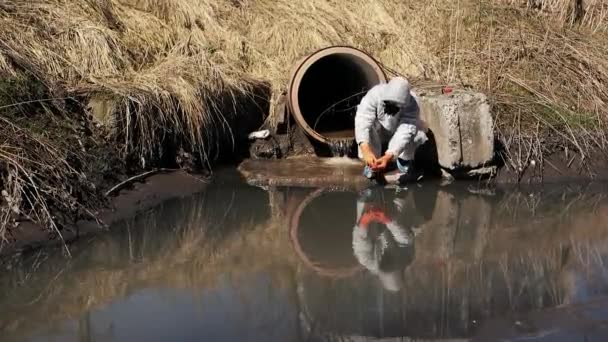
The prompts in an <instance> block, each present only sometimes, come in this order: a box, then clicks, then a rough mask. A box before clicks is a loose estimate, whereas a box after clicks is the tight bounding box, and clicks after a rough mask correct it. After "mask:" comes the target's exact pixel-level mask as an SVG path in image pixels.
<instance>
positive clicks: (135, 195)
mask: <svg viewBox="0 0 608 342" xmlns="http://www.w3.org/2000/svg"><path fill="white" fill-rule="evenodd" d="M207 183H208V179H207V178H206V177H202V176H197V175H193V174H189V173H187V172H185V171H181V170H180V171H169V172H161V173H157V174H153V175H150V176H149V177H146V178H145V179H142V180H140V181H138V182H134V183H132V184H130V185H129V186H128V187H126V188H125V189H122V190H120V191H118V192H116V193H115V194H114V196H112V197H111V198H110V199H109V202H110V204H109V205H108V206H107V207H105V208H102V209H101V210H99V212H98V213H97V221H94V220H80V221H78V222H76V224H74V225H71V226H68V227H65V228H64V229H62V231H61V233H62V237H63V241H65V242H66V243H67V244H69V243H71V242H73V241H75V240H77V239H79V238H82V237H85V236H89V235H92V234H97V233H101V232H104V231H107V230H108V227H109V226H110V225H112V224H115V223H117V222H120V221H123V220H126V219H129V218H132V217H134V216H136V215H137V214H138V213H141V212H143V211H146V210H149V209H152V208H154V207H156V206H158V205H159V204H161V203H163V202H165V201H168V200H171V199H174V198H180V197H187V196H191V195H193V194H196V193H199V192H201V191H203V190H204V189H205V187H206V185H207ZM8 235H9V241H8V242H7V243H4V244H3V245H2V247H1V248H0V257H6V256H10V255H13V254H18V253H20V252H29V251H32V250H36V249H38V248H43V247H46V246H52V245H58V244H62V243H63V241H62V240H61V238H60V237H59V236H58V234H57V233H55V232H52V231H50V230H49V229H46V228H45V227H42V226H40V225H38V224H36V223H34V222H31V221H22V222H19V225H18V226H17V227H15V228H12V229H11V230H9V232H8Z"/></svg>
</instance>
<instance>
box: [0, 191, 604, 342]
mask: <svg viewBox="0 0 608 342" xmlns="http://www.w3.org/2000/svg"><path fill="white" fill-rule="evenodd" d="M606 194H608V187H606V186H605V185H601V184H600V185H598V184H594V185H586V186H585V185H568V186H565V185H564V186H548V187H545V188H536V189H501V190H488V189H484V188H479V187H478V186H476V185H471V184H458V185H452V186H448V187H440V186H438V185H436V184H430V183H425V184H422V185H421V186H413V187H409V188H403V189H398V188H384V189H382V188H370V189H367V190H364V191H349V190H337V189H304V188H280V189H272V190H269V191H266V190H263V189H260V188H255V187H250V186H247V185H244V184H242V183H240V182H238V181H217V182H216V183H213V184H211V185H210V186H209V188H208V189H207V191H205V192H204V193H202V194H199V195H196V196H193V197H189V198H184V199H180V200H174V201H170V202H167V203H165V204H163V205H162V206H160V207H158V208H156V209H154V210H151V211H149V212H146V213H143V214H141V215H139V216H138V217H137V218H135V219H133V220H130V221H128V222H124V223H121V224H119V225H116V226H114V227H112V231H111V232H108V233H105V234H102V235H98V236H95V237H93V238H89V239H86V240H82V241H79V242H77V243H75V244H73V245H71V246H70V250H71V253H72V255H73V257H72V258H71V259H68V258H66V257H65V256H64V255H63V252H62V249H60V248H57V249H46V250H43V251H40V252H36V253H34V254H32V255H26V256H19V257H15V258H12V259H11V260H5V261H4V262H3V263H2V267H3V273H2V276H1V277H0V290H1V291H0V307H1V308H2V312H1V313H0V340H2V341H334V340H336V341H366V340H367V341H374V340H379V339H385V340H386V341H389V340H390V341H392V340H393V339H394V340H403V339H405V338H415V339H426V340H436V339H458V340H460V339H462V340H468V339H474V338H478V339H480V340H492V339H500V338H506V339H511V340H518V339H526V340H539V341H540V340H542V341H545V340H547V341H555V340H560V339H561V340H564V341H572V340H581V341H583V340H586V341H593V340H597V341H601V340H606V338H607V337H608V335H606V334H605V333H604V332H605V331H606V328H604V325H605V324H606V323H608V322H606V319H607V318H608V311H607V310H608V301H607V302H604V301H605V300H606V299H605V298H606V297H605V296H606V294H608V278H607V276H608V273H607V272H606V268H605V267H604V261H605V258H606V255H607V253H608V227H606V218H608V200H607V198H606ZM574 318H576V319H574ZM390 338H393V339H390Z"/></svg>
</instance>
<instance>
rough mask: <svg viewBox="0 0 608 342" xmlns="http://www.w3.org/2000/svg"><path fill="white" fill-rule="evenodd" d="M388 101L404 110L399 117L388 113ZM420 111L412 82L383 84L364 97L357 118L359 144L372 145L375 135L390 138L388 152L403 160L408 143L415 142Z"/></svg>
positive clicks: (402, 80) (398, 114) (356, 133)
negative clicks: (411, 88) (385, 111)
mask: <svg viewBox="0 0 608 342" xmlns="http://www.w3.org/2000/svg"><path fill="white" fill-rule="evenodd" d="M384 101H392V102H395V103H397V104H398V105H399V106H400V108H401V110H400V111H399V113H397V114H396V115H387V114H385V113H384ZM419 116H420V109H419V107H418V102H417V101H416V98H415V95H414V94H413V93H412V92H411V90H410V84H409V82H408V81H407V80H406V79H404V78H401V77H397V78H393V79H392V80H391V81H390V82H389V83H383V84H379V85H377V86H375V87H373V88H372V89H370V90H369V92H368V93H367V94H366V95H365V97H363V99H362V100H361V103H360V104H359V106H358V107H357V114H356V116H355V140H356V141H357V144H361V143H363V142H367V143H369V142H370V135H371V134H372V131H376V132H378V133H380V136H384V137H390V140H389V141H388V142H389V144H388V150H387V151H388V152H390V153H392V154H393V155H394V156H395V157H396V156H399V155H400V154H401V152H403V150H404V149H405V147H406V145H407V144H408V143H411V142H413V141H414V138H415V136H416V133H417V126H418V124H419Z"/></svg>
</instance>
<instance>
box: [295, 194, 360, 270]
mask: <svg viewBox="0 0 608 342" xmlns="http://www.w3.org/2000/svg"><path fill="white" fill-rule="evenodd" d="M327 192H332V190H330V189H319V190H316V191H314V192H313V193H311V194H310V195H308V196H306V198H305V199H304V200H303V201H302V202H301V203H300V204H299V205H298V206H297V208H296V210H295V211H294V213H293V215H292V216H291V219H290V221H289V236H290V238H291V242H292V244H293V248H294V249H295V251H296V253H297V254H298V256H299V257H300V259H301V260H302V262H303V263H304V265H306V266H307V267H308V268H310V269H312V270H313V271H315V272H316V273H317V274H319V275H321V276H325V277H332V278H347V277H351V276H353V275H355V274H356V273H358V272H359V271H360V270H362V266H361V265H357V266H354V267H347V268H336V269H328V268H324V267H322V266H321V265H316V264H315V263H314V262H312V261H311V260H310V258H309V257H308V255H306V253H305V252H304V250H303V249H302V246H301V245H300V239H299V238H298V232H299V226H300V217H301V216H302V212H303V211H304V209H305V208H306V207H307V206H308V205H309V204H310V203H311V202H312V201H313V200H315V199H316V198H317V197H319V196H321V195H322V194H324V193H327Z"/></svg>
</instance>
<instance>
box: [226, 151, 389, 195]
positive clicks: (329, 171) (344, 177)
mask: <svg viewBox="0 0 608 342" xmlns="http://www.w3.org/2000/svg"><path fill="white" fill-rule="evenodd" d="M238 170H239V172H240V174H241V175H242V176H243V178H244V179H245V181H246V182H247V183H248V184H250V185H254V186H276V187H280V186H295V187H310V188H319V187H336V188H355V189H360V188H365V187H368V186H370V185H372V184H373V183H372V182H371V181H369V180H368V179H366V178H365V177H363V175H362V172H363V163H361V162H360V161H359V160H356V159H350V158H346V157H338V158H319V157H310V156H308V157H297V158H288V159H273V160H269V159H247V160H245V161H243V162H242V163H241V164H240V165H239V167H238ZM385 179H386V181H387V183H388V184H398V183H399V179H398V176H397V173H396V172H395V171H393V172H389V173H387V174H386V176H385Z"/></svg>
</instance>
